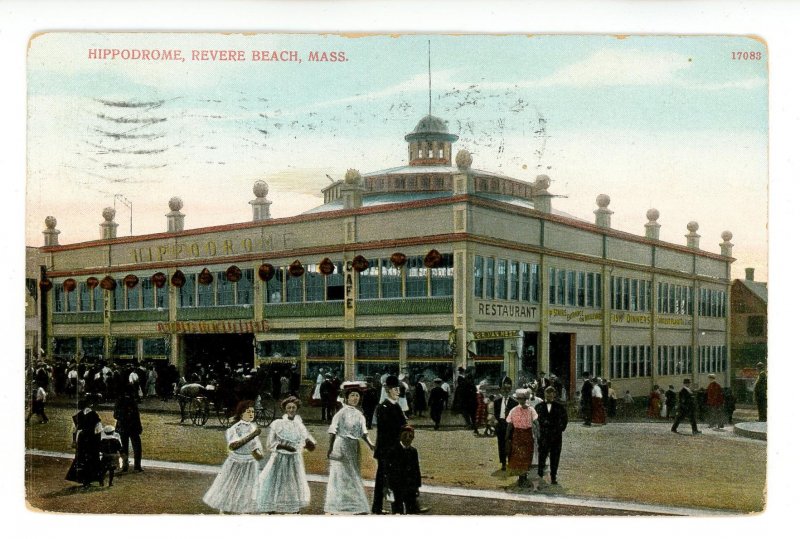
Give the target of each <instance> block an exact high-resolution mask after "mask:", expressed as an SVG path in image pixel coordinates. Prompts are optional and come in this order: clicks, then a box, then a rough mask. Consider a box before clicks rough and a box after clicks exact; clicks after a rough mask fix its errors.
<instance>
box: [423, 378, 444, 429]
mask: <svg viewBox="0 0 800 539" xmlns="http://www.w3.org/2000/svg"><path fill="white" fill-rule="evenodd" d="M433 383H434V386H435V387H434V388H433V389H431V394H430V396H429V397H428V405H429V406H430V408H431V419H433V430H439V424H440V423H441V422H442V410H444V409H445V407H446V406H447V392H446V391H445V390H444V389H442V379H441V378H436V379H435V380H434V381H433Z"/></svg>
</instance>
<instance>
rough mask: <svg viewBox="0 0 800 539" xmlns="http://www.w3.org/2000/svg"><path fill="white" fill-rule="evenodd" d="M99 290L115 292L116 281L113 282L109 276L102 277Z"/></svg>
mask: <svg viewBox="0 0 800 539" xmlns="http://www.w3.org/2000/svg"><path fill="white" fill-rule="evenodd" d="M100 288H102V289H103V290H116V288H117V281H115V280H114V278H113V277H111V276H110V275H106V276H105V277H103V280H102V281H100Z"/></svg>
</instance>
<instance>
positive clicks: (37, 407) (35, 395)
mask: <svg viewBox="0 0 800 539" xmlns="http://www.w3.org/2000/svg"><path fill="white" fill-rule="evenodd" d="M46 401H47V392H46V391H45V390H44V388H43V387H42V386H41V385H39V384H37V383H34V384H33V391H32V392H31V410H30V412H28V417H26V418H25V423H28V422H29V421H30V420H31V416H32V415H33V414H36V415H38V416H39V417H41V419H40V420H39V423H47V422H48V421H50V420H49V419H48V418H47V414H46V413H45V411H44V403H45V402H46Z"/></svg>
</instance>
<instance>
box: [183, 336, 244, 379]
mask: <svg viewBox="0 0 800 539" xmlns="http://www.w3.org/2000/svg"><path fill="white" fill-rule="evenodd" d="M183 350H184V368H185V371H184V372H185V373H186V374H187V375H188V374H191V373H192V372H196V371H198V370H199V368H200V367H203V369H204V370H205V372H207V373H210V372H222V370H223V368H224V367H225V364H226V363H227V364H228V366H230V368H231V369H232V370H236V369H238V368H239V367H243V368H244V369H245V370H247V371H249V370H250V369H252V368H253V334H252V333H244V334H212V335H205V334H204V335H185V336H184V337H183Z"/></svg>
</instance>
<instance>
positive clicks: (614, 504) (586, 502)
mask: <svg viewBox="0 0 800 539" xmlns="http://www.w3.org/2000/svg"><path fill="white" fill-rule="evenodd" d="M26 455H29V456H36V457H45V458H52V459H67V460H70V459H72V457H73V456H74V455H72V454H71V453H64V452H57V451H42V450H37V449H30V450H27V451H26ZM142 467H143V468H144V469H145V474H146V473H147V471H149V470H170V471H179V472H186V473H192V474H204V475H212V476H215V475H216V474H218V473H219V471H220V469H221V466H211V465H205V464H189V463H184V462H169V461H161V460H150V459H144V460H142ZM307 478H308V481H309V482H310V483H319V484H323V485H324V484H327V482H328V476H326V475H319V474H308V475H307ZM118 483H119V481H118ZM364 485H365V486H366V487H367V488H368V489H369V490H370V491H371V490H372V489H373V488H374V486H375V482H374V481H372V480H365V481H364ZM420 493H421V494H429V495H436V496H447V497H461V498H473V499H479V500H494V501H501V502H502V501H505V502H515V503H516V504H519V503H525V504H536V505H551V506H561V507H571V508H584V509H597V510H604V511H614V512H616V511H619V512H631V513H636V514H644V515H674V516H706V517H707V516H731V515H740V514H741V513H736V512H732V511H721V510H711V509H697V508H691V507H671V506H666V505H654V504H645V503H632V502H621V501H613V500H604V499H597V498H587V497H577V496H563V495H556V494H548V493H547V492H530V493H528V492H523V491H520V492H508V491H506V492H503V491H486V490H478V489H468V488H459V487H444V486H432V485H431V486H429V485H423V486H422V488H421V489H420ZM370 498H371V493H370ZM470 506H471V507H475V504H474V503H472V504H470ZM439 514H442V513H439Z"/></svg>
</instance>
